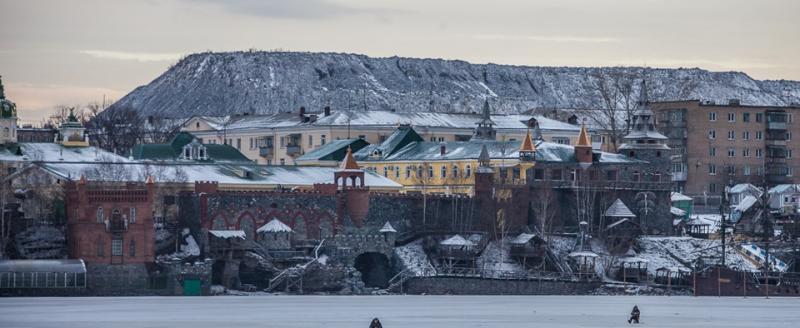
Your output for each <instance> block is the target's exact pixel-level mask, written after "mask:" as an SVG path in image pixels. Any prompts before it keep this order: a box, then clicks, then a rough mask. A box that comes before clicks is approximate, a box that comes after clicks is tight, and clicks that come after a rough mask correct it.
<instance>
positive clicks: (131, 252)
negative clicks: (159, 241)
mask: <svg viewBox="0 0 800 328" xmlns="http://www.w3.org/2000/svg"><path fill="white" fill-rule="evenodd" d="M130 245H131V246H130V250H129V251H128V256H131V257H134V256H136V242H135V241H134V240H133V239H131V243H130Z"/></svg>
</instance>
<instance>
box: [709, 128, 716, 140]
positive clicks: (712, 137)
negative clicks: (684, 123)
mask: <svg viewBox="0 0 800 328" xmlns="http://www.w3.org/2000/svg"><path fill="white" fill-rule="evenodd" d="M708 138H709V139H716V138H717V131H716V130H708Z"/></svg>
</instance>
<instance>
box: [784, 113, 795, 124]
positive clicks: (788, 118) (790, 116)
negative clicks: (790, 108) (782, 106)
mask: <svg viewBox="0 0 800 328" xmlns="http://www.w3.org/2000/svg"><path fill="white" fill-rule="evenodd" d="M792 121H794V114H792V113H788V114H786V123H792Z"/></svg>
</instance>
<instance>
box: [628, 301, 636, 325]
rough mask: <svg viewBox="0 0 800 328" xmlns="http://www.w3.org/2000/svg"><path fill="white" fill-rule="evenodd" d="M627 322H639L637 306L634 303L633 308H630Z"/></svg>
mask: <svg viewBox="0 0 800 328" xmlns="http://www.w3.org/2000/svg"><path fill="white" fill-rule="evenodd" d="M628 323H639V307H638V306H636V305H634V306H633V310H631V318H630V319H628Z"/></svg>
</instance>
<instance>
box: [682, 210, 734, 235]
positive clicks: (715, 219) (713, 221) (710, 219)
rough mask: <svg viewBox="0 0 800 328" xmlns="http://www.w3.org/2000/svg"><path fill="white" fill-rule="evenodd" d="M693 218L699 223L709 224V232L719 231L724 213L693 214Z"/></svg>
mask: <svg viewBox="0 0 800 328" xmlns="http://www.w3.org/2000/svg"><path fill="white" fill-rule="evenodd" d="M691 220H694V221H697V223H701V224H708V225H709V227H708V229H709V232H710V233H717V231H719V222H720V220H722V215H720V214H693V215H692V216H691ZM728 230H730V229H728Z"/></svg>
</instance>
